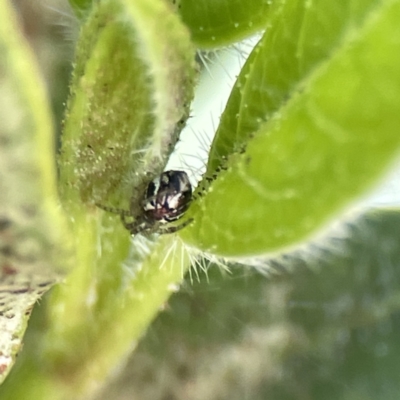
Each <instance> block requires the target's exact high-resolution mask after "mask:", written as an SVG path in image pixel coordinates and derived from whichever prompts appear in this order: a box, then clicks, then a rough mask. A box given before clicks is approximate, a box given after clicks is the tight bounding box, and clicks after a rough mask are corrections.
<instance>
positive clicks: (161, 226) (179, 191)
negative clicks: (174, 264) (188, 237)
mask: <svg viewBox="0 0 400 400" xmlns="http://www.w3.org/2000/svg"><path fill="white" fill-rule="evenodd" d="M191 200H192V186H191V184H190V182H189V178H188V176H187V174H186V172H183V171H173V170H171V171H166V172H163V173H162V174H161V175H160V176H159V177H157V178H155V179H154V180H152V181H151V182H150V183H149V184H148V185H147V189H146V191H145V193H144V195H143V199H142V200H141V201H140V204H139V208H138V207H137V206H136V204H131V207H130V210H129V211H127V210H120V209H118V208H112V207H106V206H103V205H101V204H96V205H97V206H98V207H99V208H101V209H103V210H105V211H108V212H113V213H116V214H119V215H120V217H121V221H122V223H123V224H124V226H125V228H126V229H127V230H128V231H129V232H130V233H131V234H132V235H136V234H138V233H144V234H150V233H156V232H157V233H159V234H166V233H174V232H176V231H179V230H180V229H182V228H184V227H185V226H187V225H189V224H190V223H191V222H192V221H193V220H192V219H189V220H187V221H185V222H183V223H181V224H180V225H174V226H165V225H166V224H168V223H169V222H173V221H177V220H178V219H180V218H181V217H182V216H183V215H184V214H185V212H186V210H187V209H188V208H189V204H190V201H191ZM132 218H134V221H133V222H132Z"/></svg>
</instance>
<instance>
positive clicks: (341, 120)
mask: <svg viewBox="0 0 400 400" xmlns="http://www.w3.org/2000/svg"><path fill="white" fill-rule="evenodd" d="M330 7H333V10H332V11H330V10H331V9H330ZM299 9H300V10H303V13H301V12H299ZM342 9H343V10H342ZM296 10H297V11H296ZM295 11H296V12H295ZM333 11H335V12H333ZM326 13H328V14H326ZM278 15H279V14H278V13H277V14H276V15H275V18H276V19H275V20H274V21H273V22H274V25H272V26H271V29H270V30H268V31H267V32H266V34H265V35H264V37H263V39H262V41H261V42H260V44H259V46H257V48H256V49H255V50H254V52H255V53H254V54H253V55H252V56H251V57H250V60H249V63H248V64H247V66H246V67H245V68H244V71H243V72H242V73H241V77H239V79H238V83H237V86H236V89H235V90H236V91H235V92H234V97H233V100H232V105H231V104H229V105H228V107H227V109H226V113H229V116H227V117H225V116H224V117H223V118H222V122H221V131H220V132H222V133H220V135H221V136H220V135H219V136H218V137H217V138H216V141H215V144H214V145H213V152H212V158H211V161H210V168H209V172H208V174H209V175H210V174H215V173H216V165H217V163H216V161H215V160H216V159H218V158H219V161H218V164H221V163H223V159H222V156H224V155H229V160H228V162H227V163H226V166H225V168H227V170H226V171H222V172H220V173H218V174H217V175H218V176H217V179H216V180H215V181H214V182H213V183H212V184H211V186H210V189H209V191H208V192H207V193H205V194H204V195H203V196H202V197H201V199H199V200H198V201H196V202H195V203H194V204H193V207H192V208H191V211H190V212H189V216H190V217H193V218H194V223H193V224H192V225H191V226H189V227H188V228H187V229H185V230H184V231H183V232H182V234H181V236H182V237H183V238H184V239H185V240H186V241H187V242H188V243H190V244H191V245H194V246H196V247H198V248H200V249H202V250H205V251H208V252H211V253H213V254H217V255H224V256H245V255H254V254H262V253H266V252H269V251H275V250H281V249H282V248H284V247H286V246H289V245H293V244H295V243H298V242H300V241H302V240H304V239H306V238H308V237H309V236H310V235H312V234H315V232H316V231H317V230H318V229H320V228H321V227H323V226H324V225H325V224H326V223H327V222H329V221H330V220H332V219H333V218H334V217H335V215H337V213H338V212H340V211H342V210H343V209H344V208H345V207H346V206H347V205H348V204H349V203H350V202H351V201H353V200H354V199H355V198H357V197H358V196H360V195H361V194H362V193H363V192H364V191H365V190H366V189H368V188H370V187H371V185H372V184H373V183H374V182H375V181H376V180H377V179H378V178H379V177H380V176H381V175H382V173H383V172H384V171H385V170H386V169H387V168H388V166H389V164H390V163H391V162H392V160H393V159H394V157H395V156H396V155H398V153H399V150H398V149H399V146H400V135H399V134H398V132H399V129H400V118H399V116H400V102H399V93H400V72H399V71H400V41H398V40H397V39H396V38H398V37H399V36H400V25H399V24H398V22H397V21H398V18H400V3H399V2H398V1H390V0H387V1H384V2H380V1H379V2H378V1H369V2H366V1H364V2H360V3H357V4H351V5H349V4H348V3H347V2H342V3H338V2H335V3H332V2H329V1H322V2H318V3H316V4H313V6H312V7H308V3H304V4H303V5H302V6H300V5H299V4H298V2H290V1H289V2H286V3H285V4H283V6H282V9H281V14H280V18H279V19H278ZM345 17H347V19H345V22H343V18H345ZM297 19H298V20H297ZM282 21H284V23H283V22H282ZM296 21H297V22H296ZM321 25H322V26H324V30H323V31H322V34H321V35H320V36H318V35H317V30H318V27H319V26H321ZM313 37H314V40H312V38H313ZM320 41H321V42H320ZM325 45H326V46H327V48H325ZM268 68H270V69H269V70H268ZM267 70H268V71H269V74H271V76H272V78H267V79H265V80H264V79H260V77H261V78H262V77H263V76H264V74H265V73H266V72H267ZM263 71H264V72H263ZM242 84H244V87H243V86H241V85H242ZM231 107H232V108H231ZM248 110H249V111H248ZM233 113H234V114H233ZM225 124H227V125H225ZM229 138H230V139H229Z"/></svg>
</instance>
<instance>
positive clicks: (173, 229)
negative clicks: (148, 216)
mask: <svg viewBox="0 0 400 400" xmlns="http://www.w3.org/2000/svg"><path fill="white" fill-rule="evenodd" d="M192 222H193V218H190V219H188V220H187V221H185V222H182V223H181V224H180V225H174V226H169V227H168V228H160V229H159V233H160V235H165V234H167V233H175V232H177V231H180V230H181V229H183V228H185V227H186V226H188V225H190V224H191V223H192Z"/></svg>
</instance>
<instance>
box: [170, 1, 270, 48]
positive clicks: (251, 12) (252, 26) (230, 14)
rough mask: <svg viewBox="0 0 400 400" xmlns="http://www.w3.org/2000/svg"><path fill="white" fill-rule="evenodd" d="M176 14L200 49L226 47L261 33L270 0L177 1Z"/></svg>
mask: <svg viewBox="0 0 400 400" xmlns="http://www.w3.org/2000/svg"><path fill="white" fill-rule="evenodd" d="M173 3H177V10H178V12H179V14H180V16H181V18H182V21H183V22H184V23H185V24H186V25H187V26H188V28H189V29H190V32H191V35H192V40H193V42H194V44H195V45H196V46H197V47H199V48H202V49H211V48H216V47H222V46H227V45H229V44H232V43H235V42H237V41H239V40H242V39H244V38H246V37H248V36H251V35H253V34H255V33H257V32H258V31H260V30H261V29H264V28H265V26H266V23H267V20H268V17H269V9H270V8H271V6H272V4H273V3H274V1H270V0H246V1H243V0H230V1H225V0H178V1H177V2H175V1H173Z"/></svg>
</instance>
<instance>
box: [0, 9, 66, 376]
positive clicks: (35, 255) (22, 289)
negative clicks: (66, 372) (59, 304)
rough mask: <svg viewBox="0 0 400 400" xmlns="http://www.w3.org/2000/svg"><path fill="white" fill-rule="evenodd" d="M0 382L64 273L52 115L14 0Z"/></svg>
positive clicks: (7, 51) (0, 237)
mask: <svg viewBox="0 0 400 400" xmlns="http://www.w3.org/2000/svg"><path fill="white" fill-rule="evenodd" d="M0 54H1V57H0V171H1V178H0V297H1V301H0V355H1V361H0V382H2V381H3V380H4V378H5V377H6V376H7V374H8V372H9V370H10V368H11V366H12V365H13V363H14V360H15V357H16V355H17V353H18V352H19V351H20V348H21V345H22V337H23V334H24V332H25V328H26V324H27V321H28V319H29V316H30V313H31V310H32V307H33V305H34V303H35V302H36V301H37V300H38V299H39V298H40V297H41V295H42V294H43V293H45V292H46V291H47V290H48V289H49V288H50V287H51V286H52V285H53V284H54V283H55V282H57V281H58V280H60V279H61V278H62V277H63V275H64V274H65V272H66V270H67V268H68V266H67V260H68V256H69V251H70V249H69V238H68V234H67V230H66V221H65V220H64V216H63V215H62V213H61V212H60V208H59V204H58V197H57V187H56V170H55V160H54V141H53V140H54V138H53V134H54V132H53V121H52V119H51V111H50V108H49V105H48V99H47V95H46V87H45V85H44V82H43V80H42V76H41V75H40V71H39V68H38V65H37V61H36V59H35V57H34V56H33V54H32V52H31V49H30V46H29V44H28V43H27V41H26V39H25V38H24V36H23V34H22V33H21V28H20V26H19V23H18V20H17V16H16V14H15V12H14V10H13V6H12V4H10V3H9V2H8V1H2V2H1V3H0Z"/></svg>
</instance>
